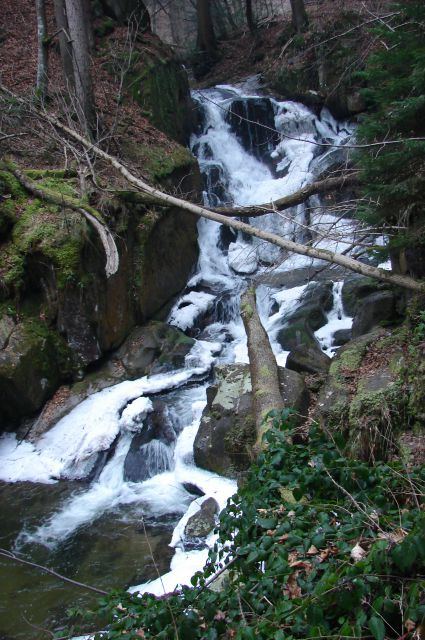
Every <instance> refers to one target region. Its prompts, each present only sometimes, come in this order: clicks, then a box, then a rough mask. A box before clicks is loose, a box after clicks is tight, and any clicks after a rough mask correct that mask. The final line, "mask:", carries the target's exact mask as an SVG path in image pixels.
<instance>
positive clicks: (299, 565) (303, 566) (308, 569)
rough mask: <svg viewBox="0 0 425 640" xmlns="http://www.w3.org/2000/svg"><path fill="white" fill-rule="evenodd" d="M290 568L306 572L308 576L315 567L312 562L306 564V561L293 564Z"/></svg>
mask: <svg viewBox="0 0 425 640" xmlns="http://www.w3.org/2000/svg"><path fill="white" fill-rule="evenodd" d="M289 566H290V567H291V569H300V570H301V571H305V572H306V574H307V575H308V574H309V573H311V572H312V571H313V565H312V564H311V562H305V560H297V562H293V563H292V564H290V565H289Z"/></svg>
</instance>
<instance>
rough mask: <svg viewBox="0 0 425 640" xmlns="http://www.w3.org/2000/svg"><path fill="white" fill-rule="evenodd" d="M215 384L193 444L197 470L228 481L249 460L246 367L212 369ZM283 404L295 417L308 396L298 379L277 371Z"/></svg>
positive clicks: (251, 430) (251, 431)
mask: <svg viewBox="0 0 425 640" xmlns="http://www.w3.org/2000/svg"><path fill="white" fill-rule="evenodd" d="M215 376H216V383H215V385H214V386H213V387H210V388H209V389H208V392H207V407H206V409H205V410H204V413H203V415H202V419H201V424H200V427H199V430H198V433H197V435H196V438H195V442H194V456H195V462H196V464H197V465H198V466H199V467H202V468H204V469H208V470H210V471H214V472H215V473H219V474H221V475H225V476H227V477H230V478H234V477H238V476H239V475H240V474H241V473H242V472H243V471H245V470H246V469H247V468H248V467H249V465H250V463H251V461H252V458H253V450H252V447H253V444H254V443H255V440H256V433H255V422H254V418H253V414H252V387H251V375H250V371H249V366H248V365H240V364H238V365H221V366H218V367H216V368H215ZM279 378H280V383H281V393H282V398H283V400H284V404H285V406H287V407H291V408H293V409H294V410H295V412H296V413H297V415H298V420H299V422H302V416H306V415H307V410H308V403H309V395H308V392H307V390H306V387H305V384H304V381H303V379H302V377H301V376H300V375H299V374H298V373H296V372H295V371H289V370H288V369H283V368H280V369H279Z"/></svg>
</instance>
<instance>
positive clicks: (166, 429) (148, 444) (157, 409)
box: [124, 400, 176, 482]
mask: <svg viewBox="0 0 425 640" xmlns="http://www.w3.org/2000/svg"><path fill="white" fill-rule="evenodd" d="M175 440H176V434H175V431H174V429H173V427H172V424H171V421H170V419H169V416H168V409H167V405H166V404H165V403H164V402H163V401H161V400H154V402H153V412H152V413H151V414H149V415H148V417H147V418H145V420H144V423H143V425H141V431H140V432H139V433H137V434H136V435H135V436H134V438H133V440H132V442H131V446H130V449H129V451H128V453H127V456H126V458H125V462H124V479H125V480H126V481H130V482H142V481H143V480H147V479H148V478H151V477H152V476H154V475H156V474H157V473H161V472H163V471H167V470H168V469H170V468H171V465H172V457H173V455H172V454H173V450H172V448H171V445H173V444H174V442H175Z"/></svg>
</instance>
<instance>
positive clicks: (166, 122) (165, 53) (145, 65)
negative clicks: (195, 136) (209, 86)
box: [124, 33, 194, 144]
mask: <svg viewBox="0 0 425 640" xmlns="http://www.w3.org/2000/svg"><path fill="white" fill-rule="evenodd" d="M124 55H126V56H128V52H124ZM125 86H126V88H127V90H128V91H129V92H130V93H131V95H132V97H133V98H134V100H135V101H136V102H137V104H138V105H140V108H141V109H142V112H143V113H144V114H145V115H146V116H147V117H148V118H149V120H150V121H151V122H152V124H153V125H154V126H155V127H156V128H157V129H159V130H160V131H163V132H164V133H165V134H167V135H168V136H169V137H170V138H172V139H174V140H177V141H178V142H180V143H182V144H186V143H187V142H188V138H189V135H190V133H191V131H192V130H193V124H194V122H193V117H194V116H193V113H194V111H193V104H192V101H191V98H190V91H189V83H188V79H187V74H186V71H185V69H184V67H183V65H182V64H181V63H180V62H179V61H178V60H177V58H176V56H175V54H174V51H173V50H172V49H171V47H169V46H168V45H166V44H164V43H163V42H161V40H160V39H159V38H158V37H157V36H155V35H153V34H152V33H146V34H144V35H143V36H141V38H140V42H139V43H138V44H137V47H136V48H135V49H134V51H133V52H132V55H131V60H130V65H129V70H128V73H127V74H126V77H125Z"/></svg>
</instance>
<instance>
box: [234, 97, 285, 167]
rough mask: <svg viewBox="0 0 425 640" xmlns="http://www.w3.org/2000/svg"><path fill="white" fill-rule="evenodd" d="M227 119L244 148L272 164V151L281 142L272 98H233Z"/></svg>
mask: <svg viewBox="0 0 425 640" xmlns="http://www.w3.org/2000/svg"><path fill="white" fill-rule="evenodd" d="M226 120H227V122H228V123H229V124H230V127H231V129H232V131H233V132H234V133H235V134H236V135H237V137H238V139H239V141H240V143H241V144H242V146H243V147H244V149H245V150H246V151H248V152H249V153H251V154H252V155H253V156H255V157H256V158H258V159H259V160H262V161H263V162H265V163H266V164H269V165H270V166H272V161H271V158H270V152H271V151H273V149H274V147H275V146H276V144H277V143H278V142H279V140H280V136H279V133H278V132H277V131H275V122H274V110H273V105H272V103H271V101H270V99H269V98H255V99H252V98H251V99H250V100H244V99H239V100H233V102H232V103H231V105H230V108H229V112H228V114H227V116H226ZM260 123H261V124H260Z"/></svg>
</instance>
